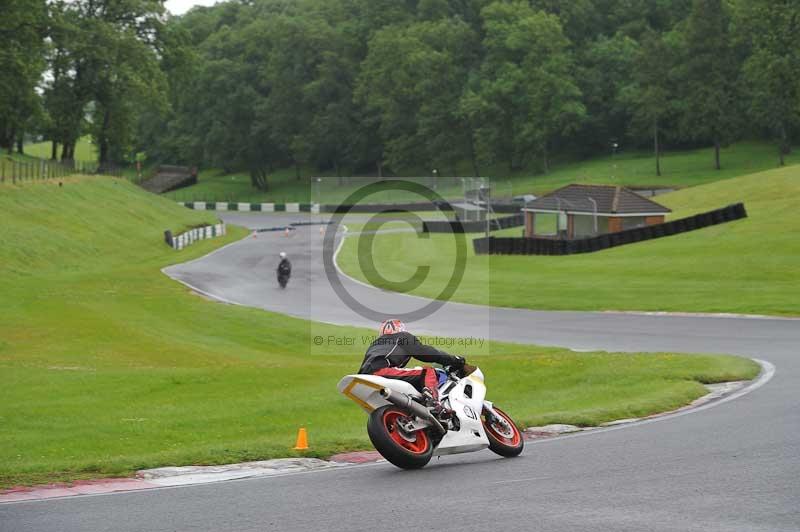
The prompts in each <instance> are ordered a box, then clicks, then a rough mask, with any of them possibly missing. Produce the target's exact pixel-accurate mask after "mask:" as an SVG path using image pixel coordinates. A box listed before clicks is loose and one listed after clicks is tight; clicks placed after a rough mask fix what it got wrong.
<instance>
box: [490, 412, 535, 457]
mask: <svg viewBox="0 0 800 532" xmlns="http://www.w3.org/2000/svg"><path fill="white" fill-rule="evenodd" d="M494 412H495V414H497V416H492V415H489V414H488V412H486V411H485V410H484V412H483V416H482V418H481V421H482V422H483V428H484V430H485V431H486V437H487V438H488V439H489V449H491V450H492V451H493V452H495V453H497V454H499V455H500V456H505V457H507V458H511V457H512V456H517V455H518V454H519V453H521V452H522V448H523V447H524V446H525V440H524V439H523V438H522V433H521V432H520V431H519V429H518V428H517V425H516V423H514V420H513V419H511V417H510V416H509V415H508V414H506V413H505V412H503V411H502V410H500V409H499V408H497V407H494Z"/></svg>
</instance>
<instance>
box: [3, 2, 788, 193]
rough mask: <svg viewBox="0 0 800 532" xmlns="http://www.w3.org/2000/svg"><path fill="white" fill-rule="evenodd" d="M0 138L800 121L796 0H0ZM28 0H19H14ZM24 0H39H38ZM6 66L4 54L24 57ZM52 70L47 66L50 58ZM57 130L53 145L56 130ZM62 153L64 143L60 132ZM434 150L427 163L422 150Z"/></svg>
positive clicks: (591, 131) (398, 137)
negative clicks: (169, 9) (210, 1)
mask: <svg viewBox="0 0 800 532" xmlns="http://www.w3.org/2000/svg"><path fill="white" fill-rule="evenodd" d="M6 2H10V7H9V8H8V9H7V11H8V13H9V14H10V20H12V21H14V22H13V23H12V24H11V25H10V29H8V28H9V26H4V28H3V29H2V30H0V31H2V32H3V40H4V42H8V41H7V39H8V37H7V36H6V31H7V32H8V35H9V36H10V38H11V40H12V41H13V42H14V43H15V44H14V45H13V46H8V47H7V46H5V45H4V47H3V55H2V56H0V71H3V69H4V68H6V66H7V65H11V67H10V68H12V69H14V68H17V69H18V70H19V74H18V75H15V76H12V78H13V81H11V80H9V78H8V77H7V76H4V77H3V79H2V80H1V81H0V144H2V145H3V146H9V147H10V146H11V144H13V143H14V142H15V141H16V140H18V139H22V138H23V135H24V134H26V133H27V134H40V135H43V136H44V137H45V138H48V139H52V140H54V141H56V142H57V143H59V145H60V146H61V147H62V157H65V158H69V157H70V156H71V154H70V149H71V147H72V146H74V142H75V139H76V138H78V136H79V135H80V134H82V133H84V132H89V133H91V134H92V136H93V138H94V139H95V141H96V143H97V145H98V146H99V151H100V157H101V160H102V161H111V160H118V161H119V160H123V159H126V158H130V157H132V153H134V152H136V151H144V152H146V153H147V155H148V157H149V158H150V159H151V160H164V161H174V162H184V163H190V164H200V165H210V166H218V167H222V168H225V169H229V170H247V171H249V173H250V175H251V176H252V180H253V184H254V185H256V186H258V187H261V188H267V185H268V176H269V174H270V173H271V172H272V171H273V170H274V169H275V168H276V167H279V166H286V165H293V166H295V168H297V172H298V176H299V175H300V168H301V167H303V166H309V165H310V166H313V167H316V168H318V169H319V170H326V171H333V172H335V173H337V174H347V173H354V172H359V173H376V174H381V173H383V172H386V171H389V170H391V171H395V172H403V171H425V172H427V171H429V169H430V168H439V169H440V171H442V172H444V173H456V172H457V171H458V170H457V168H458V169H462V170H463V165H464V164H468V165H469V166H470V168H471V171H472V172H474V173H475V174H476V175H480V174H482V173H484V172H485V171H486V169H487V168H489V167H491V168H493V169H497V168H498V167H499V165H503V166H504V167H506V168H508V169H509V170H511V171H513V170H516V169H520V168H531V169H535V170H540V171H545V172H546V171H547V170H548V167H549V165H550V161H551V159H552V158H553V157H554V156H571V157H580V156H587V155H590V154H593V153H598V152H601V153H607V152H610V151H611V149H612V146H616V145H618V144H622V145H624V146H626V147H630V146H635V147H638V148H642V147H645V146H647V147H650V148H652V149H653V151H654V153H655V155H656V166H655V168H654V172H655V173H657V174H659V175H660V161H659V155H660V153H661V151H662V149H663V148H662V147H663V146H664V145H668V146H671V147H675V146H697V145H713V146H715V147H716V148H717V150H716V156H715V160H713V161H709V165H710V166H711V165H714V166H715V167H717V168H719V167H720V165H721V164H722V161H720V159H719V148H720V147H721V146H725V145H726V144H728V143H730V142H732V141H734V140H736V139H739V138H743V137H759V138H768V139H770V140H771V141H774V142H775V144H776V148H777V153H778V156H779V158H780V162H781V163H782V162H783V155H784V154H786V153H787V152H788V151H789V149H790V146H791V139H792V137H793V136H796V135H797V134H798V128H799V124H798V122H799V121H800V120H799V117H800V75H799V74H800V43H798V41H797V39H796V35H798V34H800V31H798V30H799V29H800V28H799V27H798V26H799V25H800V3H798V2H795V1H793V0H602V1H601V0H527V1H523V0H511V1H509V0H241V1H232V2H226V3H222V4H218V5H217V6H215V7H212V8H196V9H194V10H192V11H190V12H189V13H188V14H186V15H185V16H182V17H177V18H166V17H165V16H164V14H163V7H162V5H161V2H160V1H157V0H73V1H71V2H64V1H61V2H47V3H45V0H27V1H26V0H6ZM26 6H27V7H26ZM31 6H34V7H36V9H32V8H31ZM14 72H16V71H14ZM43 73H44V75H42V74H43ZM54 149H55V148H54ZM54 156H55V152H54ZM424 169H428V170H424Z"/></svg>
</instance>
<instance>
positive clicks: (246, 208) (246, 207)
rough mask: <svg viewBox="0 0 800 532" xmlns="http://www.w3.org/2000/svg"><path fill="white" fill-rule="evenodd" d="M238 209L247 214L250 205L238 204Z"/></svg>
mask: <svg viewBox="0 0 800 532" xmlns="http://www.w3.org/2000/svg"><path fill="white" fill-rule="evenodd" d="M238 208H239V210H240V211H243V212H247V211H249V210H250V204H249V203H240V204H239V205H238Z"/></svg>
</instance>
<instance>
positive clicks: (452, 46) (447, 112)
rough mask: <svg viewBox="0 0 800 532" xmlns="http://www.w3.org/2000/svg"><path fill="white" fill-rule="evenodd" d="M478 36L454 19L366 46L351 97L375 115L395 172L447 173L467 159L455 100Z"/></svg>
mask: <svg viewBox="0 0 800 532" xmlns="http://www.w3.org/2000/svg"><path fill="white" fill-rule="evenodd" d="M477 43H478V41H477V36H476V35H475V33H474V32H473V31H472V29H471V28H470V27H469V26H468V25H467V24H466V23H464V22H463V21H460V20H458V19H452V18H444V19H439V20H437V21H425V22H417V23H414V24H411V25H409V26H408V27H405V28H397V27H388V28H386V29H384V30H381V31H379V32H377V33H376V34H375V35H374V37H373V38H372V39H371V40H370V46H369V55H368V56H367V58H366V59H365V61H364V63H363V65H362V72H361V76H360V77H359V83H358V88H357V90H356V95H357V97H358V98H359V101H361V102H363V104H364V105H365V106H366V108H367V110H368V111H370V112H372V113H375V115H376V116H377V120H378V123H379V124H380V125H379V132H380V134H381V138H382V139H383V141H384V143H385V146H386V159H387V162H388V163H389V164H390V165H391V166H392V167H393V168H395V169H400V168H418V167H419V166H420V165H422V164H424V165H426V166H429V167H445V168H449V169H451V171H453V172H455V165H456V164H457V162H458V161H460V160H462V159H463V158H464V157H466V156H468V155H469V153H470V137H471V133H472V132H471V131H470V130H469V124H468V123H466V122H465V121H464V120H462V115H461V113H460V112H459V99H460V97H461V95H462V92H463V89H464V85H465V83H466V80H467V76H468V74H469V68H470V66H471V65H473V64H474V63H475V61H476V57H477V56H476V47H477Z"/></svg>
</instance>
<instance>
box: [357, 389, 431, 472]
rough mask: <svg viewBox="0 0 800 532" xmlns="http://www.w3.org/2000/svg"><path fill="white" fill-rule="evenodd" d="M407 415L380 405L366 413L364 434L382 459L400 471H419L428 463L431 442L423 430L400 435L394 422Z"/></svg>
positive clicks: (395, 408) (393, 408) (398, 409)
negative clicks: (367, 415)
mask: <svg viewBox="0 0 800 532" xmlns="http://www.w3.org/2000/svg"><path fill="white" fill-rule="evenodd" d="M407 416H408V412H405V411H403V410H401V409H400V408H398V407H396V406H394V405H385V406H382V407H380V408H378V409H377V410H374V411H373V412H372V413H371V414H370V416H369V421H368V422H367V434H369V439H370V441H372V445H374V446H375V449H377V451H378V452H379V453H381V456H383V457H384V458H386V460H388V461H389V462H391V463H392V464H394V465H396V466H397V467H399V468H402V469H419V468H421V467H425V465H426V464H427V463H428V462H430V460H431V457H432V456H433V441H432V440H431V438H430V436H429V435H428V433H427V432H425V431H424V430H418V431H416V432H413V433H411V434H407V433H403V432H402V429H401V428H400V427H398V425H397V421H398V419H401V418H404V417H407Z"/></svg>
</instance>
